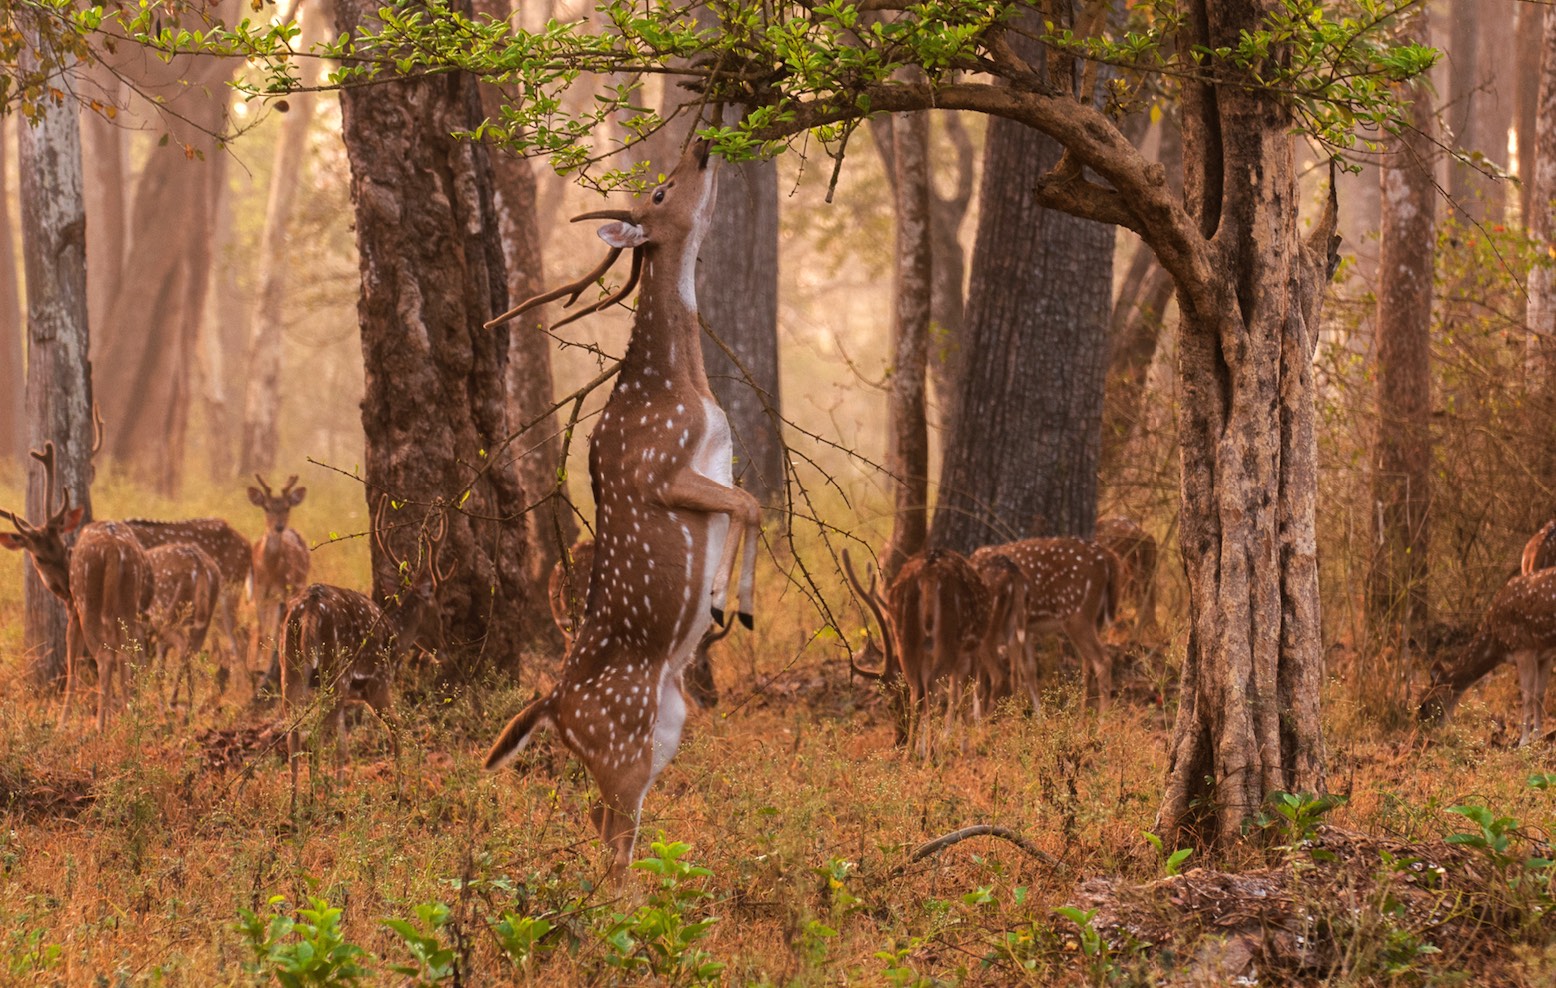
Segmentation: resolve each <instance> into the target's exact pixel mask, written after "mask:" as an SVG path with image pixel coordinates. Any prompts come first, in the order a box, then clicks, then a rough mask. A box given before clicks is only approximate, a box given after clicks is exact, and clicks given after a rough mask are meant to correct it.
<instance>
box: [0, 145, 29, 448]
mask: <svg viewBox="0 0 1556 988" xmlns="http://www.w3.org/2000/svg"><path fill="white" fill-rule="evenodd" d="M10 135H11V130H10V123H9V121H7V120H0V457H3V458H5V459H6V460H8V461H9V460H14V459H15V458H16V457H17V456H19V455H20V454H21V453H22V450H23V446H24V444H25V443H26V440H27V413H26V404H25V394H26V392H25V390H24V383H23V382H24V380H25V378H24V374H25V373H26V370H25V368H24V366H23V362H22V297H21V285H20V283H19V282H18V280H17V277H16V245H15V244H14V243H13V242H12V239H11V196H10V189H9V188H8V184H9V182H8V179H7V176H8V175H9V172H8V170H7V165H8V164H9V162H7V161H6V158H7V157H9V155H8V151H9V149H10V146H11V145H10V143H9V138H10Z"/></svg>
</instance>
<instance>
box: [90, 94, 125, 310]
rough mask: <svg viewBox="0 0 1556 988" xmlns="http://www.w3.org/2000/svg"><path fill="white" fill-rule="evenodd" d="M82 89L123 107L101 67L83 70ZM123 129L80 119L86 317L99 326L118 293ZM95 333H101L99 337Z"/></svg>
mask: <svg viewBox="0 0 1556 988" xmlns="http://www.w3.org/2000/svg"><path fill="white" fill-rule="evenodd" d="M86 74H87V77H88V85H89V86H90V87H91V90H92V91H94V92H96V93H98V94H99V96H98V97H97V98H98V99H100V100H101V101H102V102H103V104H104V105H105V106H114V107H123V106H124V105H125V95H126V94H125V91H124V86H123V84H122V83H120V81H119V80H118V79H117V78H116V77H115V76H114V74H113V73H112V72H111V71H109V69H108V67H107V66H105V65H103V64H102V63H96V64H94V65H92V66H91V67H90V68H89V69H87V70H86ZM127 133H128V132H127V131H126V130H125V127H124V125H123V123H121V122H120V121H119V120H117V119H115V120H110V119H108V117H107V115H106V114H104V113H100V112H94V113H85V114H82V116H81V156H82V162H83V164H84V165H85V168H86V173H87V175H88V176H89V177H88V179H87V183H86V222H87V228H88V229H89V230H91V231H92V232H91V235H90V236H88V237H87V238H86V295H87V316H88V318H90V319H91V320H92V323H93V325H96V326H99V327H100V326H102V325H103V324H104V323H105V322H106V320H107V319H108V308H109V306H110V305H111V304H112V303H113V298H114V296H115V295H116V294H117V293H118V291H119V279H120V277H121V276H122V275H123V273H124V233H125V230H124V224H125V215H124V203H125V188H126V187H127V186H128V185H129V174H128V173H127V172H126V171H125V143H126V136H127ZM99 335H101V334H99Z"/></svg>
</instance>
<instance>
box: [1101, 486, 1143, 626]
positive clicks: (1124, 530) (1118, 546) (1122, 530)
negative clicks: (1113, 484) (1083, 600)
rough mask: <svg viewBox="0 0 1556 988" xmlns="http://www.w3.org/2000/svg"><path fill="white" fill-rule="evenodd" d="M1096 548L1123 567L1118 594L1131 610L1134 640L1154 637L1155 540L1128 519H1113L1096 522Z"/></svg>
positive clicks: (1117, 517) (1114, 517)
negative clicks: (1130, 606)
mask: <svg viewBox="0 0 1556 988" xmlns="http://www.w3.org/2000/svg"><path fill="white" fill-rule="evenodd" d="M1097 544H1098V545H1100V546H1102V548H1104V549H1106V550H1108V551H1109V552H1111V553H1113V555H1115V556H1117V557H1118V560H1119V562H1120V563H1122V564H1123V571H1122V579H1121V580H1120V587H1119V593H1120V597H1121V599H1120V600H1119V601H1116V602H1115V603H1116V604H1117V603H1122V602H1123V598H1127V599H1128V600H1129V601H1130V602H1131V603H1132V604H1133V605H1134V608H1135V627H1134V635H1135V637H1136V638H1137V639H1140V638H1145V637H1147V636H1151V635H1154V634H1155V633H1156V539H1155V538H1154V537H1153V536H1152V535H1151V533H1150V532H1147V531H1146V530H1145V529H1143V528H1141V527H1140V526H1139V525H1137V524H1135V523H1134V522H1133V521H1132V520H1130V519H1128V518H1123V517H1119V516H1116V515H1115V516H1113V517H1111V518H1104V519H1102V520H1101V521H1099V522H1097Z"/></svg>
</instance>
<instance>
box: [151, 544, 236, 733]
mask: <svg viewBox="0 0 1556 988" xmlns="http://www.w3.org/2000/svg"><path fill="white" fill-rule="evenodd" d="M146 560H147V562H149V563H150V564H151V573H152V582H153V584H154V587H155V590H154V592H153V595H152V599H151V611H150V621H151V634H152V640H153V652H154V653H155V655H156V659H157V666H158V668H159V669H160V668H163V667H165V666H166V664H167V657H168V656H169V655H170V654H171V653H173V652H174V651H177V653H178V655H179V667H178V670H177V671H176V672H175V674H174V679H173V692H172V696H171V698H170V699H169V703H177V702H178V690H179V686H180V684H182V683H183V682H185V681H187V682H188V684H189V691H188V699H189V704H190V706H191V707H193V705H194V669H193V664H192V663H193V658H194V656H195V655H196V654H197V653H198V652H199V651H200V649H202V648H203V647H205V637H206V634H207V633H208V632H209V630H210V627H211V619H212V618H213V617H214V616H215V614H216V611H217V607H218V602H219V599H220V597H221V589H222V573H221V567H219V566H217V565H216V560H214V559H212V558H211V557H210V554H209V553H207V552H206V551H205V550H203V549H201V548H200V547H199V546H195V545H188V544H185V543H178V542H175V543H172V544H169V545H159V546H156V547H154V548H151V549H148V550H146ZM160 675H161V673H160V672H159V673H158V676H159V677H160ZM186 713H187V712H186Z"/></svg>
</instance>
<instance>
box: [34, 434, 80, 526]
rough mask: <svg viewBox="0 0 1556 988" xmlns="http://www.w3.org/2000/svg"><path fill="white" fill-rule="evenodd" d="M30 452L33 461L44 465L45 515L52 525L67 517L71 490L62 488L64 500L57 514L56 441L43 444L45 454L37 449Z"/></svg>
mask: <svg viewBox="0 0 1556 988" xmlns="http://www.w3.org/2000/svg"><path fill="white" fill-rule="evenodd" d="M30 452H31V454H32V458H33V459H35V460H37V461H38V462H39V463H42V464H43V514H44V515H45V516H46V517H47V518H48V522H47V524H49V525H52V524H54V522H56V521H58V520H59V519H61V518H63V517H65V513H66V512H67V511H69V510H70V488H69V487H64V486H61V487H60V493H61V494H63V495H64V500H63V501H61V502H60V506H59V511H58V512H56V511H55V510H54V508H53V504H54V478H55V472H54V467H55V461H54V440H52V439H50V440H49V441H48V442H45V443H44V444H43V452H41V453H40V452H38V451H37V450H35V449H34V450H31V451H30Z"/></svg>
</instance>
